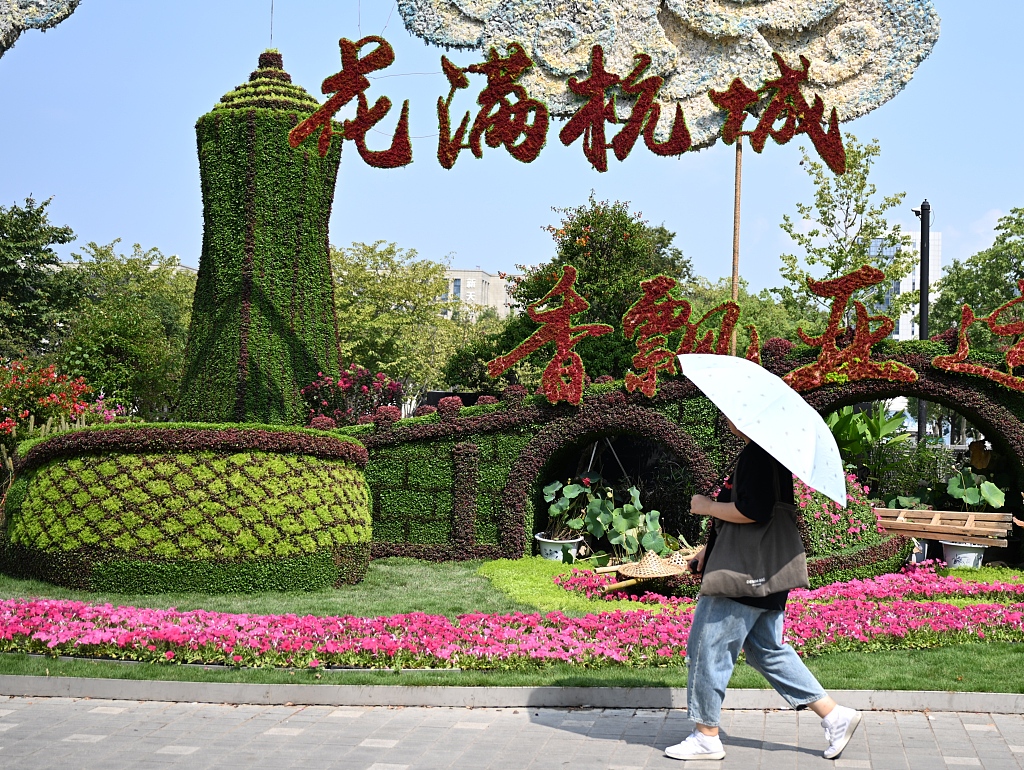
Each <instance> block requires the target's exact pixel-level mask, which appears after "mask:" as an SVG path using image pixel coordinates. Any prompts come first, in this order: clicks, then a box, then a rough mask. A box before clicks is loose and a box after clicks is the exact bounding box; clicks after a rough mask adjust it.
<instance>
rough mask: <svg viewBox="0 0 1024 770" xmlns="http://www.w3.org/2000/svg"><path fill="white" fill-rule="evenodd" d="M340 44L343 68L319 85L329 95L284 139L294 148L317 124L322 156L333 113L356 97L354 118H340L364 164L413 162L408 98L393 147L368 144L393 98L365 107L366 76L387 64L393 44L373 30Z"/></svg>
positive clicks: (392, 58) (393, 165)
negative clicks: (375, 147)
mask: <svg viewBox="0 0 1024 770" xmlns="http://www.w3.org/2000/svg"><path fill="white" fill-rule="evenodd" d="M370 44H376V48H374V49H373V50H372V51H370V53H368V54H366V55H365V56H363V57H362V58H360V56H359V53H360V51H362V49H363V48H365V47H366V46H368V45H370ZM338 45H339V47H340V48H341V72H338V73H337V74H334V75H331V76H330V77H329V78H327V79H326V80H324V82H323V86H322V91H323V93H325V94H332V96H331V98H330V99H328V100H327V101H326V102H325V103H324V105H323V106H322V107H321V108H320V109H318V110H317V111H316V112H314V113H313V114H312V115H310V116H309V117H308V118H306V119H305V120H303V121H302V122H301V123H299V124H298V125H297V126H295V128H293V129H292V130H291V131H290V132H289V133H288V142H289V143H290V144H291V146H292V147H298V146H299V145H300V144H302V143H303V142H304V141H305V140H306V139H308V138H309V137H310V136H312V135H313V134H314V133H315V132H316V131H317V129H319V130H320V138H319V140H318V141H317V148H318V149H319V151H320V154H321V155H326V154H327V150H328V149H329V148H330V146H331V137H332V136H333V134H334V127H333V125H332V122H333V118H334V116H335V115H336V114H337V112H338V110H340V109H341V108H342V107H344V106H345V105H346V104H348V103H349V102H351V101H352V100H353V99H357V103H356V116H355V118H354V119H352V120H345V121H344V122H343V123H342V135H343V137H344V138H345V139H351V140H352V141H353V142H355V144H356V149H358V150H359V155H360V157H361V158H362V159H363V160H364V161H366V163H367V165H370V166H374V167H375V168H398V167H400V166H407V165H409V164H410V163H412V142H411V141H410V139H409V102H408V101H406V102H405V103H404V104H403V105H402V114H401V116H400V117H399V119H398V127H397V128H396V129H395V134H394V137H393V139H392V141H391V147H390V148H389V149H387V150H370V149H369V148H367V146H366V134H367V133H368V132H369V131H370V130H371V129H374V128H375V127H376V126H377V124H378V123H380V122H381V121H382V120H383V119H384V118H385V116H386V115H387V114H388V112H390V111H391V100H390V99H389V98H388V97H386V96H381V97H380V98H379V99H377V101H376V102H375V103H374V105H373V107H370V106H369V102H368V101H367V99H366V91H367V90H368V89H369V87H370V81H369V79H368V78H367V77H366V75H367V74H368V73H370V72H377V71H379V70H382V69H386V68H387V67H390V66H391V65H392V64H393V63H394V61H395V51H394V49H393V48H392V47H391V44H390V43H388V41H387V40H385V39H384V38H382V37H378V36H377V35H370V36H367V37H364V38H362V39H360V40H357V41H355V42H352V41H351V40H349V39H348V38H342V39H341V40H339V41H338Z"/></svg>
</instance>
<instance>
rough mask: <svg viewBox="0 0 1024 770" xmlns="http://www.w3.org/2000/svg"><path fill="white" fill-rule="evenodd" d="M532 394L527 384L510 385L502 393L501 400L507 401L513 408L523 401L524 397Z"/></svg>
mask: <svg viewBox="0 0 1024 770" xmlns="http://www.w3.org/2000/svg"><path fill="white" fill-rule="evenodd" d="M529 394H530V391H528V390H527V389H526V386H525V385H509V386H508V387H507V388H505V390H504V391H502V393H501V400H502V401H504V402H506V403H507V404H508V405H509V406H510V407H512V408H513V409H514V408H515V407H517V406H519V405H520V404H521V403H523V399H524V398H526V397H527V396H528V395H529Z"/></svg>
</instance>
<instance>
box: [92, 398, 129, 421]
mask: <svg viewBox="0 0 1024 770" xmlns="http://www.w3.org/2000/svg"><path fill="white" fill-rule="evenodd" d="M129 414H130V410H129V409H128V407H126V406H125V405H124V404H118V403H110V402H108V401H107V399H106V397H105V396H104V395H103V391H100V395H99V396H98V397H97V398H96V401H94V402H93V403H91V404H87V405H86V409H85V411H83V412H82V415H83V416H84V418H85V424H86V425H99V424H101V423H111V422H114V421H115V420H118V419H122V418H125V417H127V416H128V415H129Z"/></svg>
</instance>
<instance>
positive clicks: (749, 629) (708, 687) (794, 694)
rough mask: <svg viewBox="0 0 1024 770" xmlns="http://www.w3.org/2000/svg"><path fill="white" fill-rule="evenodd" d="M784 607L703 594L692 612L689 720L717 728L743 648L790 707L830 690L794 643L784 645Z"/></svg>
mask: <svg viewBox="0 0 1024 770" xmlns="http://www.w3.org/2000/svg"><path fill="white" fill-rule="evenodd" d="M784 616H785V613H784V612H782V611H780V610H762V609H758V608H757V607H748V606H747V605H745V604H740V603H739V602H736V601H733V600H732V599H725V598H723V597H720V596H702V597H700V599H699V600H698V601H697V609H696V610H694V613H693V625H692V626H691V627H690V638H689V641H688V642H687V645H686V663H687V666H688V670H687V675H686V701H687V703H686V708H687V711H688V712H689V715H690V719H692V720H693V721H694V722H697V723H699V724H702V725H707V726H708V727H718V724H719V721H720V719H721V711H722V700H723V699H724V698H725V688H726V687H727V686H728V685H729V678H730V677H731V676H732V670H733V668H734V667H735V666H736V659H737V658H738V657H739V654H740V650H741V649H742V650H744V651H745V652H746V654H747V662H748V663H749V664H750V665H751V666H753V667H754V669H756V670H757V671H759V672H760V673H761V674H762V675H763V676H764V678H765V679H767V680H768V683H769V684H770V685H771V686H772V687H774V688H775V690H776V691H777V692H778V693H779V695H781V696H782V697H783V698H785V699H786V701H787V702H788V703H789V705H790V706H792V707H793V708H802V707H804V706H806V705H807V704H808V703H814V701H816V700H821V699H822V698H824V697H825V695H826V693H825V691H824V690H823V689H821V685H820V684H818V680H817V679H815V678H814V674H812V673H811V672H810V671H808V670H807V666H805V665H804V662H803V661H802V660H800V656H798V655H797V654H796V652H795V651H794V650H793V648H792V647H790V646H789V645H788V644H782V621H783V618H784Z"/></svg>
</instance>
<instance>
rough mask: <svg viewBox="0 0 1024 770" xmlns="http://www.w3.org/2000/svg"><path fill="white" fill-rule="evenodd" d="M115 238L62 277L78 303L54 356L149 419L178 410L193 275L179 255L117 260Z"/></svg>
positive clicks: (138, 253) (89, 251) (93, 248)
mask: <svg viewBox="0 0 1024 770" xmlns="http://www.w3.org/2000/svg"><path fill="white" fill-rule="evenodd" d="M118 243H119V241H117V240H115V241H113V242H112V243H108V244H106V245H104V246H100V245H98V244H96V243H89V244H88V245H87V246H86V247H85V254H84V255H83V254H73V255H72V257H73V258H74V260H75V262H74V265H73V266H69V267H68V268H66V270H65V271H64V272H65V273H68V274H70V275H74V277H75V280H76V285H77V287H78V289H79V290H80V291H81V297H82V298H81V303H80V305H79V306H78V308H77V309H76V311H75V312H74V314H73V315H72V316H71V318H70V323H69V327H68V333H67V336H66V338H65V339H63V340H62V342H61V344H60V347H59V348H58V351H57V354H58V359H59V362H60V366H61V370H62V371H63V372H65V373H67V374H69V375H72V376H76V377H77V376H82V377H85V379H86V381H87V382H88V383H89V384H90V385H92V386H93V388H94V389H95V390H96V391H97V392H99V391H103V393H104V395H105V397H106V399H107V401H108V402H118V403H122V404H124V405H125V406H129V407H132V408H134V409H135V410H136V411H137V413H138V414H140V415H141V416H143V417H145V418H147V419H160V418H161V417H163V418H164V419H166V416H167V414H168V413H169V412H173V410H174V408H175V407H176V405H177V401H178V390H179V385H180V381H181V375H182V371H183V368H184V363H185V359H184V355H185V343H186V341H187V337H188V327H189V319H190V316H191V312H192V298H193V295H194V293H195V285H196V275H195V273H194V272H193V271H191V270H187V269H183V268H182V267H181V265H180V262H179V261H178V258H177V257H174V256H171V257H167V256H164V255H163V254H162V253H161V252H160V250H159V249H148V250H145V251H144V250H143V249H142V247H141V246H140V245H139V244H135V246H134V248H133V250H132V253H131V255H125V254H119V253H117V251H116V246H117V244H118Z"/></svg>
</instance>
